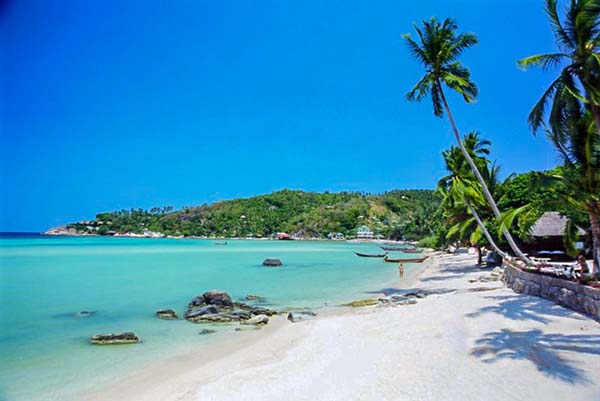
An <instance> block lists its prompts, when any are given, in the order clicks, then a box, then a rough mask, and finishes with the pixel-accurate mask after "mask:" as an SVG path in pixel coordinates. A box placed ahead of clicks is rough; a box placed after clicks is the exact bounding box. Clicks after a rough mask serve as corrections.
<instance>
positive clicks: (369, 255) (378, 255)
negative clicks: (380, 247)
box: [354, 252, 387, 258]
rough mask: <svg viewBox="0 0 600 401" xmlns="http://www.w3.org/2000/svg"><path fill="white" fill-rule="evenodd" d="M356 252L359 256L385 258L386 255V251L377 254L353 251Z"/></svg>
mask: <svg viewBox="0 0 600 401" xmlns="http://www.w3.org/2000/svg"><path fill="white" fill-rule="evenodd" d="M354 253H355V254H356V256H360V257H361V258H385V257H386V256H387V252H386V253H377V254H371V253H360V252H354Z"/></svg>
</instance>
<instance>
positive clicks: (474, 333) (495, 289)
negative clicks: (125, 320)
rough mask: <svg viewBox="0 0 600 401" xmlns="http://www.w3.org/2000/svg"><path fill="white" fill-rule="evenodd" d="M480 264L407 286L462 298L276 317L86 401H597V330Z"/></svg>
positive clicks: (447, 269) (446, 265)
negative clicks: (299, 318)
mask: <svg viewBox="0 0 600 401" xmlns="http://www.w3.org/2000/svg"><path fill="white" fill-rule="evenodd" d="M474 261H475V260H474V257H473V256H469V255H461V256H447V255H443V256H438V257H437V258H436V260H435V262H434V263H432V264H430V265H429V266H427V267H426V268H425V269H424V271H423V272H422V273H421V274H420V275H419V276H418V277H415V276H416V275H415V276H413V277H407V278H406V280H405V281H404V283H403V284H404V285H403V286H410V285H411V282H413V283H414V286H415V287H418V288H423V289H440V288H446V289H452V290H454V291H453V292H450V293H446V294H440V295H431V296H429V297H427V298H425V299H420V300H419V303H418V304H417V305H407V306H398V307H367V308H361V309H352V310H348V309H345V308H341V309H335V310H327V311H325V312H324V313H323V314H322V316H320V318H318V319H315V320H311V321H307V322H301V323H296V324H290V323H288V322H287V321H286V320H285V318H278V319H274V320H273V322H272V323H270V325H269V326H268V327H266V328H265V329H263V330H259V331H252V332H243V333H236V338H235V340H232V339H231V338H223V339H222V341H221V340H219V341H215V344H214V346H211V347H210V348H207V349H203V350H202V351H201V352H198V353H193V354H190V355H185V356H180V357H176V358H173V359H170V360H168V361H165V362H164V363H159V364H157V366H152V367H149V368H147V369H144V370H143V371H141V372H139V373H135V374H134V375H133V376H132V377H130V378H125V379H123V380H122V381H120V382H117V383H114V385H112V386H110V388H100V389H98V390H97V391H93V392H88V393H86V394H85V395H84V396H83V397H81V398H79V399H83V400H88V401H92V400H93V401H97V400H131V401H138V400H139V401H141V400H166V401H168V400H178V401H188V400H240V399H244V400H278V399H288V400H349V399H360V400H432V401H433V400H474V401H475V400H509V399H510V400H538V399H539V400H542V399H544V400H565V399H569V400H596V399H600V325H599V324H598V323H596V322H594V321H593V320H591V319H588V318H585V317H583V316H581V315H579V314H577V313H575V312H572V311H570V310H568V309H564V308H561V307H558V306H556V305H554V304H552V303H551V302H549V301H546V300H543V299H539V298H534V297H529V296H526V295H519V294H515V293H514V292H512V291H511V290H509V289H507V288H505V287H504V286H503V284H502V283H501V282H488V283H481V282H474V283H471V282H469V279H473V278H478V277H481V276H486V275H489V273H487V272H485V271H482V270H478V269H474V268H473V267H472V266H473V264H474ZM382 290H386V292H388V293H389V292H393V291H394V288H391V287H390V288H387V289H385V288H382ZM375 292H377V291H375ZM373 296H374V297H376V296H377V294H375V293H374V294H373ZM365 298H367V297H365Z"/></svg>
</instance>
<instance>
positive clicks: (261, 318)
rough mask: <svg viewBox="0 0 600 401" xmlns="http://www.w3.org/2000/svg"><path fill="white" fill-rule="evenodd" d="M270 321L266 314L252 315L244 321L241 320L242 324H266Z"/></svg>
mask: <svg viewBox="0 0 600 401" xmlns="http://www.w3.org/2000/svg"><path fill="white" fill-rule="evenodd" d="M267 323H269V318H268V317H267V316H266V315H256V316H254V317H251V318H250V319H248V320H244V321H242V322H240V324H247V325H254V326H257V325H265V324H267Z"/></svg>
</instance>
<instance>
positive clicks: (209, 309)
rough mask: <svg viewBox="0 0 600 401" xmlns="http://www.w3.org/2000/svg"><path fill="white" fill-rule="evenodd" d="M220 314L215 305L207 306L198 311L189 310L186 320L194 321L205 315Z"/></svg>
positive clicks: (186, 313)
mask: <svg viewBox="0 0 600 401" xmlns="http://www.w3.org/2000/svg"><path fill="white" fill-rule="evenodd" d="M217 313H219V309H218V308H217V307H216V306H214V305H207V306H203V307H200V308H196V309H191V310H190V309H188V310H187V312H185V318H186V319H187V320H194V319H197V318H199V317H200V316H204V315H214V314H217Z"/></svg>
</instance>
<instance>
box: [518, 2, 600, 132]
mask: <svg viewBox="0 0 600 401" xmlns="http://www.w3.org/2000/svg"><path fill="white" fill-rule="evenodd" d="M546 14H547V15H548V19H549V20H550V25H551V27H552V31H553V32H554V36H555V38H556V44H557V46H558V48H559V51H558V52H556V53H546V54H537V55H534V56H530V57H526V58H524V59H521V60H519V61H517V65H518V66H519V67H521V68H523V69H528V68H529V67H533V66H535V67H540V68H542V69H543V70H548V69H550V68H552V67H557V66H562V70H561V72H560V75H559V76H558V77H557V78H556V79H555V80H554V81H553V82H552V83H551V84H550V86H549V87H548V88H547V89H546V91H545V92H544V93H543V95H542V97H541V98H540V100H539V101H538V102H537V103H536V104H535V106H534V107H533V109H532V110H531V112H530V113H529V124H530V126H531V128H532V129H533V131H534V132H536V131H537V130H538V129H539V128H541V127H542V125H543V122H544V116H545V114H546V106H547V105H548V103H552V107H551V110H550V114H549V122H550V125H552V126H554V125H556V124H559V123H560V122H561V121H562V120H563V119H564V116H563V113H562V111H563V110H564V108H565V102H567V101H568V99H569V98H571V97H576V98H578V99H580V100H582V101H583V102H585V103H586V104H587V108H588V109H589V110H590V112H591V113H592V116H593V117H594V121H595V124H596V129H597V130H598V132H600V0H571V1H570V5H569V7H568V8H567V10H566V12H565V18H564V21H561V19H560V17H559V14H558V11H557V0H546ZM581 89H583V93H581V92H582V91H581Z"/></svg>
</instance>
